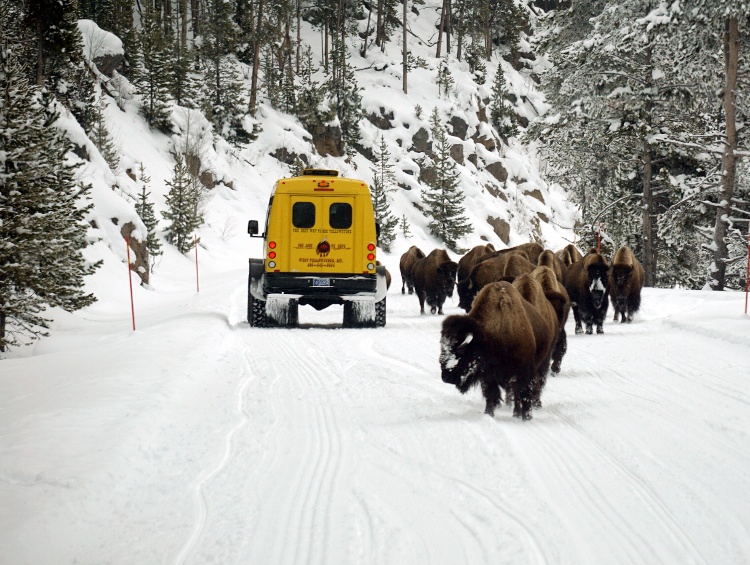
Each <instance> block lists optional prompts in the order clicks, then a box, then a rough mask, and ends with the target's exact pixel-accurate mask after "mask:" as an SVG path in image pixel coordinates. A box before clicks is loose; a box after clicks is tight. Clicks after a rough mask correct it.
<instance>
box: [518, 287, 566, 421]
mask: <svg viewBox="0 0 750 565" xmlns="http://www.w3.org/2000/svg"><path fill="white" fill-rule="evenodd" d="M512 284H513V286H514V287H516V289H517V290H518V292H519V293H520V294H521V296H523V297H524V298H525V299H526V300H527V301H528V302H530V303H531V304H532V305H533V306H534V307H535V308H536V309H537V311H538V312H539V313H540V314H541V315H542V318H543V319H544V321H545V322H546V323H547V326H548V327H549V334H548V335H546V337H547V339H546V340H544V341H543V340H541V339H537V342H536V348H537V356H538V357H539V358H540V359H543V360H544V362H543V363H542V364H541V365H540V367H539V370H538V371H537V373H536V375H535V377H534V394H533V400H532V402H533V406H534V407H535V408H539V407H541V406H542V401H541V395H542V390H543V389H544V385H545V384H546V382H547V373H548V372H549V368H550V363H551V361H552V352H553V348H554V345H555V340H556V338H557V335H558V330H559V327H558V321H557V313H556V312H555V309H554V307H553V306H552V303H550V301H549V300H548V299H547V296H546V295H545V294H544V289H543V288H542V285H541V283H540V282H539V281H538V280H536V279H535V278H533V277H532V276H531V275H530V274H528V273H524V274H522V275H520V276H519V277H516V279H515V280H514V281H513V283H512Z"/></svg>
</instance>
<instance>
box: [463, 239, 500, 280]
mask: <svg viewBox="0 0 750 565" xmlns="http://www.w3.org/2000/svg"><path fill="white" fill-rule="evenodd" d="M494 252H495V246H494V245H492V244H491V243H488V244H486V245H477V246H475V247H472V248H471V249H470V250H469V251H468V252H467V253H466V255H464V256H463V257H461V258H460V259H459V260H458V272H457V273H456V277H457V279H458V280H459V281H460V280H463V279H465V278H466V277H467V276H469V273H470V272H471V269H472V268H473V267H474V265H476V264H477V263H479V261H481V260H483V259H485V258H486V257H485V256H486V255H489V254H491V253H494Z"/></svg>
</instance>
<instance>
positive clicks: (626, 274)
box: [609, 247, 644, 323]
mask: <svg viewBox="0 0 750 565" xmlns="http://www.w3.org/2000/svg"><path fill="white" fill-rule="evenodd" d="M643 280H644V271H643V266H642V265H641V264H640V262H639V261H638V259H636V258H635V255H633V252H632V251H631V250H630V248H629V247H621V248H620V249H618V250H617V253H615V255H614V257H613V258H612V265H611V266H610V268H609V296H610V298H611V299H612V307H613V308H614V310H615V316H614V321H615V322H616V321H617V318H618V317H620V316H621V321H622V322H623V323H624V322H632V321H633V314H635V313H636V312H637V311H638V309H639V308H640V307H641V290H642V289H643Z"/></svg>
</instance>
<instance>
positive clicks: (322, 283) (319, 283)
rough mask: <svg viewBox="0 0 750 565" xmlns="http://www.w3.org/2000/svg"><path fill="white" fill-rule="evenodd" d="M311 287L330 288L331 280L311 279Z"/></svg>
mask: <svg viewBox="0 0 750 565" xmlns="http://www.w3.org/2000/svg"><path fill="white" fill-rule="evenodd" d="M313 286H331V279H329V278H324V279H321V278H315V279H313Z"/></svg>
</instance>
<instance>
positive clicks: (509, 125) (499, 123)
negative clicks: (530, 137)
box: [490, 64, 518, 140]
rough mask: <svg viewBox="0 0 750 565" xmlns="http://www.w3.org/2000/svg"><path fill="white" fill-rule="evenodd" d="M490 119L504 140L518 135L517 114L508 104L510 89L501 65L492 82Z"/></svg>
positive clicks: (498, 66)
mask: <svg viewBox="0 0 750 565" xmlns="http://www.w3.org/2000/svg"><path fill="white" fill-rule="evenodd" d="M490 119H491V120H492V125H493V126H495V129H496V130H497V133H498V134H499V135H500V137H502V138H503V139H506V140H507V139H508V138H510V137H514V136H516V135H518V125H517V123H516V121H517V118H516V113H515V112H514V111H513V108H511V106H510V104H509V102H508V87H507V86H506V83H505V73H504V72H503V67H502V65H501V64H498V65H497V71H496V72H495V79H494V80H493V81H492V99H491V102H490Z"/></svg>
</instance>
